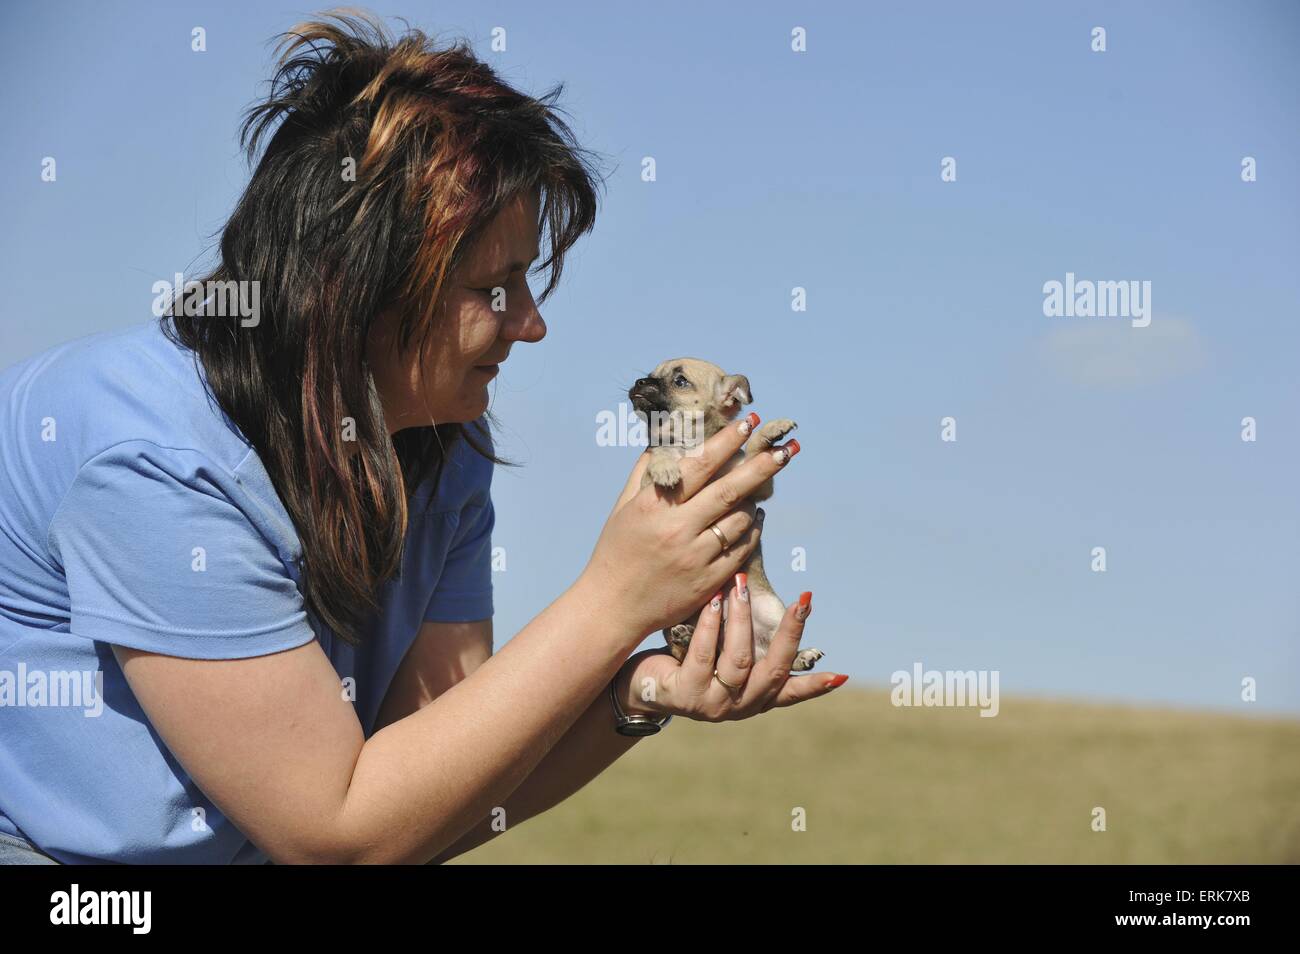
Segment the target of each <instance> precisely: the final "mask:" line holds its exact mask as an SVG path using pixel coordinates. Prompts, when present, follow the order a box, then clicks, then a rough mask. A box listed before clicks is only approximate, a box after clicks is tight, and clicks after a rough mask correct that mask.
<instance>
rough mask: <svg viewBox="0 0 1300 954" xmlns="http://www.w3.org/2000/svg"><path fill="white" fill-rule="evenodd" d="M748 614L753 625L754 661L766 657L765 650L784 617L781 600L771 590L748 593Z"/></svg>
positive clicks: (755, 590) (783, 607) (751, 590)
mask: <svg viewBox="0 0 1300 954" xmlns="http://www.w3.org/2000/svg"><path fill="white" fill-rule="evenodd" d="M749 614H750V617H751V618H752V620H753V623H754V661H755V662H757V661H758V660H760V659H762V658H763V657H764V656H766V655H767V648H768V646H770V645H771V644H772V637H773V636H775V635H776V630H777V628H778V627H779V626H780V625H781V619H782V617H784V616H785V606H784V605H782V603H781V598H780V597H778V596H777V595H776V594H775V593H773V592H772V591H771V590H757V589H753V588H751V589H750V591H749Z"/></svg>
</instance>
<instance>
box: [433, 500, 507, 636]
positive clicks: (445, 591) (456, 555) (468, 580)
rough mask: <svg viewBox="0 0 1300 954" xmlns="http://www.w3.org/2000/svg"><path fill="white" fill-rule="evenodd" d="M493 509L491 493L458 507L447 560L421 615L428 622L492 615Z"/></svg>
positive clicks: (460, 621)
mask: <svg viewBox="0 0 1300 954" xmlns="http://www.w3.org/2000/svg"><path fill="white" fill-rule="evenodd" d="M495 525H496V510H495V508H494V507H493V506H492V497H491V496H490V495H488V497H487V499H486V502H485V503H482V504H479V505H471V506H468V507H466V508H465V510H463V511H461V515H460V524H459V526H458V527H457V530H456V533H455V535H454V536H453V538H452V544H451V548H450V549H449V550H448V552H447V559H446V562H445V563H444V564H443V567H442V573H441V574H440V575H439V577H438V584H437V586H436V587H435V588H434V591H433V597H432V598H431V599H430V600H429V606H428V609H426V610H425V612H424V619H425V621H426V622H431V623H463V622H469V621H470V620H478V619H487V618H488V617H490V616H491V615H492V528H493V527H494V526H495Z"/></svg>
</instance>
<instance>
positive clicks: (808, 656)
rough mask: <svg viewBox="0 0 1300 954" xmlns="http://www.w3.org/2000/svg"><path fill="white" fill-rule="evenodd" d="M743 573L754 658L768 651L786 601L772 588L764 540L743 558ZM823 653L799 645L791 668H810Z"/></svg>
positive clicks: (796, 670)
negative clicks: (782, 600)
mask: <svg viewBox="0 0 1300 954" xmlns="http://www.w3.org/2000/svg"><path fill="white" fill-rule="evenodd" d="M745 573H746V575H747V576H748V581H747V582H748V586H749V613H750V616H751V618H752V619H753V625H754V662H758V661H759V660H760V659H762V658H763V657H764V656H766V655H767V652H768V649H769V648H770V647H771V645H772V637H774V636H775V635H776V631H777V629H778V628H780V626H781V620H782V619H784V618H785V604H784V603H782V602H781V598H780V597H779V596H777V595H776V591H775V590H773V589H772V584H771V582H770V581H769V580H768V578H767V571H766V570H765V569H764V567H763V544H762V542H761V541H760V543H759V545H758V546H756V547H755V548H754V552H753V553H751V554H750V556H749V560H748V561H746V567H745ZM823 655H825V654H824V653H823V652H822V651H821V650H820V649H801V650H799V651H797V652H796V653H795V656H794V660H793V661H792V662H791V663H790V671H791V672H805V671H807V670H809V669H812V668H813V666H814V665H815V664H816V662H817V660H819V659H821V658H822V656H823Z"/></svg>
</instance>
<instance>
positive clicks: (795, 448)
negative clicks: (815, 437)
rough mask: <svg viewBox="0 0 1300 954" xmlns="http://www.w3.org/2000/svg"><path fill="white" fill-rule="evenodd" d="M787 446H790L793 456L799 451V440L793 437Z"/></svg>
mask: <svg viewBox="0 0 1300 954" xmlns="http://www.w3.org/2000/svg"><path fill="white" fill-rule="evenodd" d="M785 446H786V447H788V448H790V456H791V457H793V456H794V455H795V454H797V453H799V442H798V441H797V440H795V439H794V438H791V439H790V441H789V442H788V443H787V444H786V445H785Z"/></svg>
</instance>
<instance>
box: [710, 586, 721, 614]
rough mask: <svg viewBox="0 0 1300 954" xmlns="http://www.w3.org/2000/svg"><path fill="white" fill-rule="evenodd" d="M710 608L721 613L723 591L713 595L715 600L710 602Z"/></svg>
mask: <svg viewBox="0 0 1300 954" xmlns="http://www.w3.org/2000/svg"><path fill="white" fill-rule="evenodd" d="M709 606H710V607H712V608H713V609H715V610H719V611H720V610H721V609H722V590H718V592H716V593H714V594H713V599H711V600H709Z"/></svg>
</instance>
